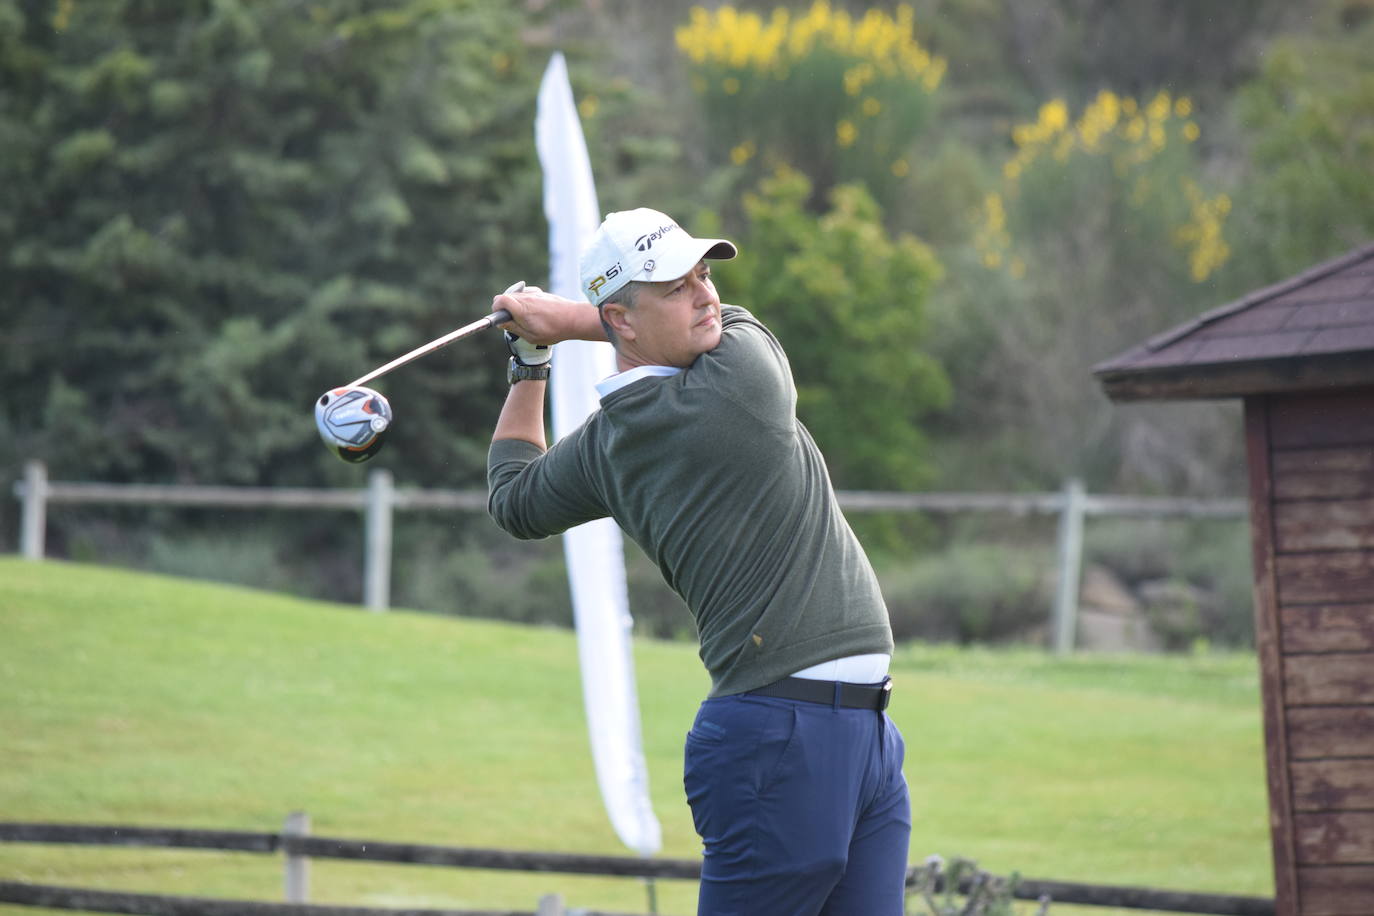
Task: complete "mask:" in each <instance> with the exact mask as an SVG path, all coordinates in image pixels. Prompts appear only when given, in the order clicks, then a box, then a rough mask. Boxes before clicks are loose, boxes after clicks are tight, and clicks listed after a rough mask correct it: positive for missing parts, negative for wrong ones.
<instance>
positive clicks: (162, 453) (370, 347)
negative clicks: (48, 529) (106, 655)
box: [0, 0, 545, 485]
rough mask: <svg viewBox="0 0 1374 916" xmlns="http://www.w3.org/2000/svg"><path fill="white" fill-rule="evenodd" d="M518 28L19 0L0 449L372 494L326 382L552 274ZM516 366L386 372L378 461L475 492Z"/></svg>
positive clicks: (111, 0)
mask: <svg viewBox="0 0 1374 916" xmlns="http://www.w3.org/2000/svg"><path fill="white" fill-rule="evenodd" d="M524 18H525V17H524V14H522V13H521V12H520V11H519V10H518V9H513V8H512V5H510V4H506V3H504V2H501V0H404V2H398V0H390V2H382V0H320V2H314V3H310V4H302V3H299V2H294V0H258V2H246V0H104V2H101V3H74V2H72V0H25V2H19V0H0V80H3V82H4V85H5V86H6V87H7V88H6V90H5V91H4V92H3V94H0V195H2V196H0V251H3V252H4V255H3V257H0V327H4V328H5V332H4V335H3V337H2V338H0V379H3V382H4V387H5V390H6V393H7V397H6V398H5V400H4V403H3V405H0V421H3V423H4V424H5V428H6V429H7V430H8V432H9V435H7V436H5V437H3V439H0V442H2V443H3V444H0V463H3V464H4V465H6V466H9V467H14V466H17V464H18V463H19V462H20V461H21V460H22V459H23V458H26V457H41V458H44V459H46V460H47V461H48V462H49V464H50V466H51V467H52V469H53V473H54V476H65V477H79V478H86V479H102V480H139V481H159V480H160V481H172V480H175V481H188V482H189V481H203V482H224V483H262V484H268V483H271V484H288V483H311V484H322V483H329V482H335V483H342V482H348V483H356V482H357V480H358V474H357V472H356V470H353V469H350V468H348V467H346V466H344V465H342V464H340V463H339V462H337V461H335V460H334V459H331V458H329V457H328V456H327V454H326V452H325V450H324V449H323V448H321V447H320V446H319V444H318V440H317V437H316V433H315V430H314V424H313V422H312V418H311V411H312V406H313V401H314V398H315V397H317V396H318V395H319V394H320V393H322V392H323V391H324V390H325V389H326V388H328V387H330V386H334V385H340V384H344V383H346V382H348V381H350V380H351V379H353V378H355V377H357V376H358V375H361V374H362V373H363V372H365V371H366V370H367V369H369V368H371V367H373V366H375V365H377V364H379V363H381V362H384V361H386V360H387V359H389V358H391V357H393V356H395V355H397V354H398V353H401V352H404V351H405V350H407V349H410V348H411V347H414V346H416V345H418V344H420V343H422V342H424V341H425V340H428V339H431V338H433V337H436V336H438V335H439V334H442V333H444V332H445V331H447V330H450V329H451V328H453V327H456V326H457V325H459V324H463V323H466V322H467V321H470V320H471V319H472V318H474V317H477V316H479V315H481V314H482V313H484V312H485V311H486V310H487V308H488V307H489V303H490V297H491V295H492V293H493V292H495V291H499V290H500V289H501V288H503V287H504V286H506V285H508V284H509V282H511V281H512V280H513V279H516V278H519V277H521V276H526V275H527V274H528V275H530V276H529V279H530V280H531V282H537V277H536V276H534V275H533V272H534V271H538V270H539V269H540V268H541V267H542V265H543V263H544V259H545V255H544V229H543V222H542V214H541V211H540V206H539V197H538V194H539V181H540V179H539V174H538V170H537V164H536V162H535V160H534V150H533V142H532V134H531V130H532V128H531V124H532V119H533V99H534V91H535V83H536V80H537V78H538V70H537V67H531V66H530V65H529V62H528V61H527V55H526V54H525V53H524V52H525V48H524V46H523V44H522V42H521V39H520V30H519V26H520V25H521V24H522V22H523V21H524ZM535 63H536V64H537V63H538V62H535ZM500 370H501V359H500V358H499V356H498V355H497V353H496V352H495V348H494V345H493V344H492V342H491V341H489V340H488V341H486V342H473V343H472V345H471V346H470V347H465V348H463V350H461V351H459V350H453V351H445V352H444V353H443V354H441V355H439V356H435V357H431V358H430V359H428V360H426V361H425V362H422V363H417V364H416V365H415V366H413V367H407V369H406V370H405V371H404V373H397V374H396V375H395V376H394V377H389V378H387V379H386V380H384V381H383V382H379V383H378V385H379V387H381V388H382V389H383V390H384V391H385V393H387V395H388V397H389V398H391V399H392V401H393V405H394V407H395V409H396V411H397V421H396V427H395V432H394V436H393V439H392V444H391V445H389V446H388V449H387V450H386V451H385V452H383V453H382V454H383V457H381V458H379V459H377V460H378V462H380V463H387V464H389V465H390V466H392V467H394V468H396V471H397V474H398V476H401V477H402V478H403V479H405V480H407V481H413V482H421V483H431V484H448V485H455V484H470V483H472V482H473V481H475V480H480V479H481V474H482V471H483V468H484V462H483V458H484V455H485V445H486V435H487V431H488V430H489V428H490V424H491V421H492V416H493V415H494V412H495V409H496V402H497V398H498V395H499V391H500V388H501V387H502V386H501V385H500V380H499V376H500Z"/></svg>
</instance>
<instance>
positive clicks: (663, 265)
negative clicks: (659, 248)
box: [646, 239, 739, 283]
mask: <svg viewBox="0 0 1374 916" xmlns="http://www.w3.org/2000/svg"><path fill="white" fill-rule="evenodd" d="M737 254H739V249H737V248H736V247H735V243H734V242H731V241H729V240H727V239H692V240H691V242H690V243H688V244H685V245H681V246H678V247H677V248H676V250H675V251H673V252H672V253H671V254H669V255H668V256H667V257H665V258H663V259H662V260H661V261H659V262H658V263H657V264H655V265H654V269H653V272H652V273H651V274H650V275H649V276H648V277H647V278H646V279H647V280H648V281H649V282H650V283H662V282H664V281H665V280H676V279H677V278H678V277H683V276H686V275H687V274H688V273H690V272H691V270H692V268H694V267H696V266H697V264H698V263H700V262H701V261H702V260H709V261H728V260H730V259H731V258H733V257H735V255H737Z"/></svg>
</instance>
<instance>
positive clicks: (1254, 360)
mask: <svg viewBox="0 0 1374 916" xmlns="http://www.w3.org/2000/svg"><path fill="white" fill-rule="evenodd" d="M1093 374H1094V375H1095V376H1097V378H1098V380H1099V381H1100V382H1101V383H1102V388H1103V390H1104V391H1105V392H1106V393H1107V395H1108V397H1110V398H1112V399H1113V400H1118V401H1128V400H1147V399H1161V400H1163V399H1169V400H1172V399H1182V398H1228V397H1240V396H1244V395H1248V394H1261V393H1273V392H1280V391H1301V390H1307V389H1313V388H1326V387H1332V386H1335V387H1342V388H1345V387H1354V386H1359V385H1374V244H1370V245H1366V246H1364V247H1362V248H1357V249H1355V250H1354V251H1351V252H1349V253H1348V254H1345V255H1342V256H1341V257H1339V258H1334V259H1333V260H1330V261H1327V262H1325V263H1323V264H1319V265H1317V266H1316V267H1313V268H1311V269H1309V270H1306V271H1303V272H1302V273H1300V274H1298V275H1296V276H1294V277H1291V278H1289V279H1287V280H1284V281H1283V282H1281V283H1276V284H1275V285H1273V286H1269V287H1266V288H1264V289H1260V290H1256V291H1255V292H1253V293H1250V294H1249V295H1247V296H1245V297H1243V298H1241V299H1238V300H1236V301H1235V302H1232V303H1230V304H1228V305H1223V306H1221V307H1220V308H1217V309H1213V310H1212V311H1210V312H1206V313H1204V314H1202V315H1199V316H1198V317H1197V318H1194V319H1193V320H1192V321H1188V322H1185V323H1184V324H1181V325H1179V326H1178V327H1175V328H1172V329H1171V330H1168V331H1165V332H1164V333H1162V334H1159V335H1157V336H1155V337H1152V338H1150V339H1149V340H1147V341H1145V342H1144V343H1142V344H1139V345H1137V346H1135V347H1132V348H1131V349H1130V350H1127V351H1126V352H1125V353H1122V354H1120V355H1118V356H1115V357H1113V358H1111V359H1109V360H1106V361H1105V362H1102V363H1099V364H1098V365H1096V366H1094V367H1093Z"/></svg>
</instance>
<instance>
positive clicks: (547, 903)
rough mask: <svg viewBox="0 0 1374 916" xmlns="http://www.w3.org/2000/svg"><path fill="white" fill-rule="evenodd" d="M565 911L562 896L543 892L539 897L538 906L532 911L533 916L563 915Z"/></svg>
mask: <svg viewBox="0 0 1374 916" xmlns="http://www.w3.org/2000/svg"><path fill="white" fill-rule="evenodd" d="M566 912H567V911H566V910H564V909H563V898H562V897H560V896H558V895H557V894H545V895H544V896H542V897H540V898H539V907H538V909H536V910H535V911H534V916H565V913H566Z"/></svg>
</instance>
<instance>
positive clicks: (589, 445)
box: [488, 305, 892, 696]
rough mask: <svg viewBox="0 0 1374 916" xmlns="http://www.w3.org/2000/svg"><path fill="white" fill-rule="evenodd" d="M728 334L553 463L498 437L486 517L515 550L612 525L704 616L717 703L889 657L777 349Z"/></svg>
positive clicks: (730, 327)
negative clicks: (833, 664) (521, 544)
mask: <svg viewBox="0 0 1374 916" xmlns="http://www.w3.org/2000/svg"><path fill="white" fill-rule="evenodd" d="M722 325H723V332H722V335H721V342H720V344H719V345H718V346H717V347H716V348H715V349H714V350H712V351H710V352H709V353H705V354H703V355H701V356H700V357H698V358H697V360H696V361H695V362H693V363H692V365H691V366H690V367H688V368H687V369H686V370H685V371H683V372H681V373H679V374H677V375H674V376H669V377H649V378H643V379H639V380H637V381H635V382H632V383H631V384H629V385H626V386H625V387H623V388H621V389H620V390H618V391H614V392H612V393H611V394H609V395H607V396H605V397H603V398H602V399H601V409H600V410H598V411H596V412H594V413H593V414H592V415H591V416H590V417H589V418H588V419H587V421H586V422H585V423H584V424H583V425H582V426H580V427H579V428H578V429H577V430H575V431H574V432H573V433H571V434H569V435H568V436H566V437H564V438H563V439H562V440H560V441H559V442H558V443H557V444H555V445H554V446H553V447H552V448H551V449H549V450H548V452H546V453H541V451H540V450H539V448H538V447H536V446H535V445H533V444H531V443H528V442H523V441H520V440H515V439H502V440H497V441H496V442H493V443H492V446H491V451H490V454H489V457H488V483H489V486H490V493H489V496H488V509H489V511H490V512H491V515H492V518H493V519H495V520H496V523H497V524H498V525H500V526H501V527H502V528H503V529H505V530H506V531H507V532H509V533H510V534H512V535H514V536H515V537H518V538H540V537H547V536H549V535H553V534H559V533H561V532H563V531H565V530H566V529H568V528H571V527H573V526H575V525H579V524H581V523H583V522H587V521H591V520H592V519H596V518H602V517H605V516H608V515H609V516H612V517H614V518H615V520H616V522H617V523H619V525H620V527H621V528H622V529H623V530H624V531H625V533H626V534H628V535H629V536H630V537H631V538H633V539H634V540H635V542H636V543H637V544H639V546H640V547H642V548H643V549H644V551H645V553H647V554H648V555H649V557H650V558H651V559H653V560H654V562H655V563H657V564H658V568H659V570H660V571H661V572H662V574H663V578H664V579H665V580H666V581H667V583H668V585H669V586H671V587H672V589H673V590H674V591H675V592H677V593H678V595H680V596H681V597H682V600H683V601H684V602H685V603H686V604H687V607H688V608H689V609H690V610H691V612H692V614H693V615H694V617H695V618H696V626H697V633H698V635H699V636H700V639H701V652H700V654H701V659H702V661H703V662H704V663H705V665H706V669H707V671H709V672H710V675H711V682H712V688H711V695H712V696H722V695H727V694H733V693H742V692H744V691H746V690H752V689H754V688H756V687H761V686H763V685H764V684H768V683H771V682H773V681H776V680H778V679H779V678H782V677H786V676H787V675H788V674H791V673H792V672H794V671H799V670H801V669H802V668H806V667H809V666H811V665H815V664H819V663H820V662H824V661H829V660H831V659H835V658H843V657H845V656H849V655H859V654H864V653H870V652H891V651H892V631H891V628H890V627H889V625H888V617H887V608H886V606H885V605H884V604H883V598H882V595H881V593H880V592H879V590H878V582H877V579H876V577H875V576H874V574H873V570H872V567H871V566H870V565H869V563H868V558H867V557H866V556H865V555H864V552H863V549H862V548H861V547H860V546H859V542H858V540H857V539H856V538H855V537H854V534H853V532H852V531H851V530H850V528H849V525H848V523H847V522H846V521H845V519H844V516H843V515H842V514H841V513H840V509H839V506H838V504H837V503H836V502H835V494H834V491H833V489H832V488H831V486H830V479H829V476H828V475H827V473H826V468H825V462H824V459H823V458H822V457H821V453H820V451H819V450H818V449H817V448H816V444H815V442H814V441H812V439H811V434H810V433H808V432H807V430H806V428H805V427H804V426H803V425H802V424H801V422H800V421H799V420H798V419H797V416H796V400H797V394H796V388H795V386H794V384H793V381H792V373H791V369H790V367H789V365H788V363H787V357H786V355H785V354H784V353H783V351H782V347H781V346H780V345H779V344H778V342H777V340H776V339H775V338H774V337H773V335H772V334H771V333H770V332H769V331H768V329H767V328H765V327H764V326H763V325H762V324H761V323H759V322H758V321H757V320H756V319H755V318H754V317H753V316H752V315H750V314H749V313H748V312H746V311H745V310H744V309H741V308H737V307H734V306H728V305H727V306H724V307H723V308H722Z"/></svg>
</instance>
